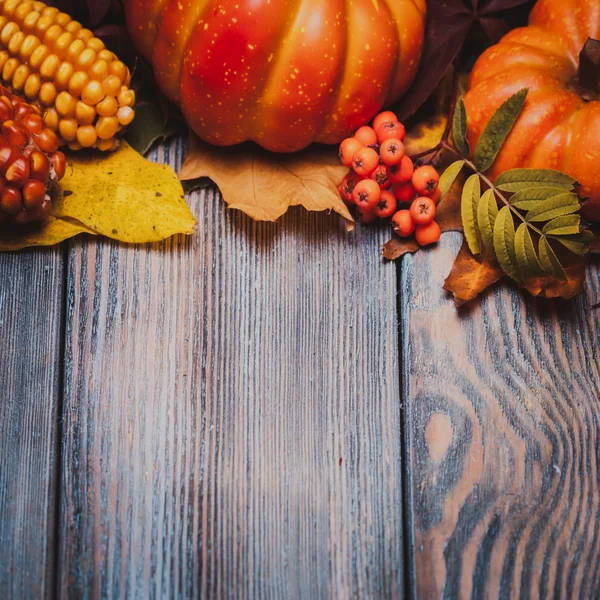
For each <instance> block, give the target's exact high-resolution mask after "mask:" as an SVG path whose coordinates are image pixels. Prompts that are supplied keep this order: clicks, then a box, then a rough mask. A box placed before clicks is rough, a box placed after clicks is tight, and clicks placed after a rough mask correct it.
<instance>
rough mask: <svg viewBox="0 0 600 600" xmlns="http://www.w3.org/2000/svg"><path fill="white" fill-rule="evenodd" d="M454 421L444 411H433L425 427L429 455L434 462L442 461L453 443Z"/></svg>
mask: <svg viewBox="0 0 600 600" xmlns="http://www.w3.org/2000/svg"><path fill="white" fill-rule="evenodd" d="M453 433H454V430H453V428H452V421H450V419H449V418H448V417H447V416H446V415H445V414H444V413H433V414H432V415H431V417H430V418H429V421H428V422H427V426H426V427H425V441H426V442H427V449H428V450H429V456H430V457H431V460H432V461H434V462H439V461H441V460H442V459H443V458H444V456H446V452H448V449H449V448H450V445H451V444H452V435H453Z"/></svg>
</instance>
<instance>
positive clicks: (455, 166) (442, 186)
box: [438, 160, 465, 200]
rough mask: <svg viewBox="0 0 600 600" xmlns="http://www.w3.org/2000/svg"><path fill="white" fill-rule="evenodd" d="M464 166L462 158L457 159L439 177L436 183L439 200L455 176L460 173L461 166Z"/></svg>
mask: <svg viewBox="0 0 600 600" xmlns="http://www.w3.org/2000/svg"><path fill="white" fill-rule="evenodd" d="M464 166H465V161H464V160H457V161H456V162H455V163H452V164H451V165H450V166H449V167H448V168H447V169H446V170H445V171H444V172H443V173H442V176H441V177H440V182H439V184H438V188H439V190H440V192H441V193H442V195H441V196H440V200H441V199H442V198H443V197H444V196H445V195H446V194H447V193H448V192H449V191H450V188H451V187H452V184H453V183H454V182H455V181H456V178H457V177H458V176H459V175H460V172H461V171H462V168H463V167H464Z"/></svg>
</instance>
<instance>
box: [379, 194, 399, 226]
mask: <svg viewBox="0 0 600 600" xmlns="http://www.w3.org/2000/svg"><path fill="white" fill-rule="evenodd" d="M396 208H398V201H397V200H396V196H394V194H392V192H388V191H387V190H382V192H381V196H380V198H379V202H378V203H377V204H376V205H375V208H374V209H373V212H374V213H375V214H376V215H377V216H378V217H379V218H380V219H389V218H390V217H391V216H392V215H393V214H394V213H395V212H396Z"/></svg>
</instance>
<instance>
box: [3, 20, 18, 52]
mask: <svg viewBox="0 0 600 600" xmlns="http://www.w3.org/2000/svg"><path fill="white" fill-rule="evenodd" d="M18 31H19V26H18V25H17V24H16V23H13V22H12V21H9V22H8V23H7V24H6V25H5V26H4V27H3V28H2V31H0V41H2V44H3V45H4V46H5V47H6V46H8V43H9V42H10V38H12V36H13V35H15V33H17V32H18Z"/></svg>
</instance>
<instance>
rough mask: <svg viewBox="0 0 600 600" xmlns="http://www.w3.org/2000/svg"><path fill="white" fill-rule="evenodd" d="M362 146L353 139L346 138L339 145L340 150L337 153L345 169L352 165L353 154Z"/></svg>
mask: <svg viewBox="0 0 600 600" xmlns="http://www.w3.org/2000/svg"><path fill="white" fill-rule="evenodd" d="M363 146H364V144H361V143H360V142H359V141H358V140H357V139H355V138H346V139H345V140H344V141H343V142H342V143H341V144H340V150H339V152H338V156H339V157H340V161H341V163H342V164H343V165H345V166H346V167H350V166H351V165H352V158H353V157H354V154H355V153H356V152H357V151H358V150H360V149H361V148H362V147H363Z"/></svg>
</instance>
